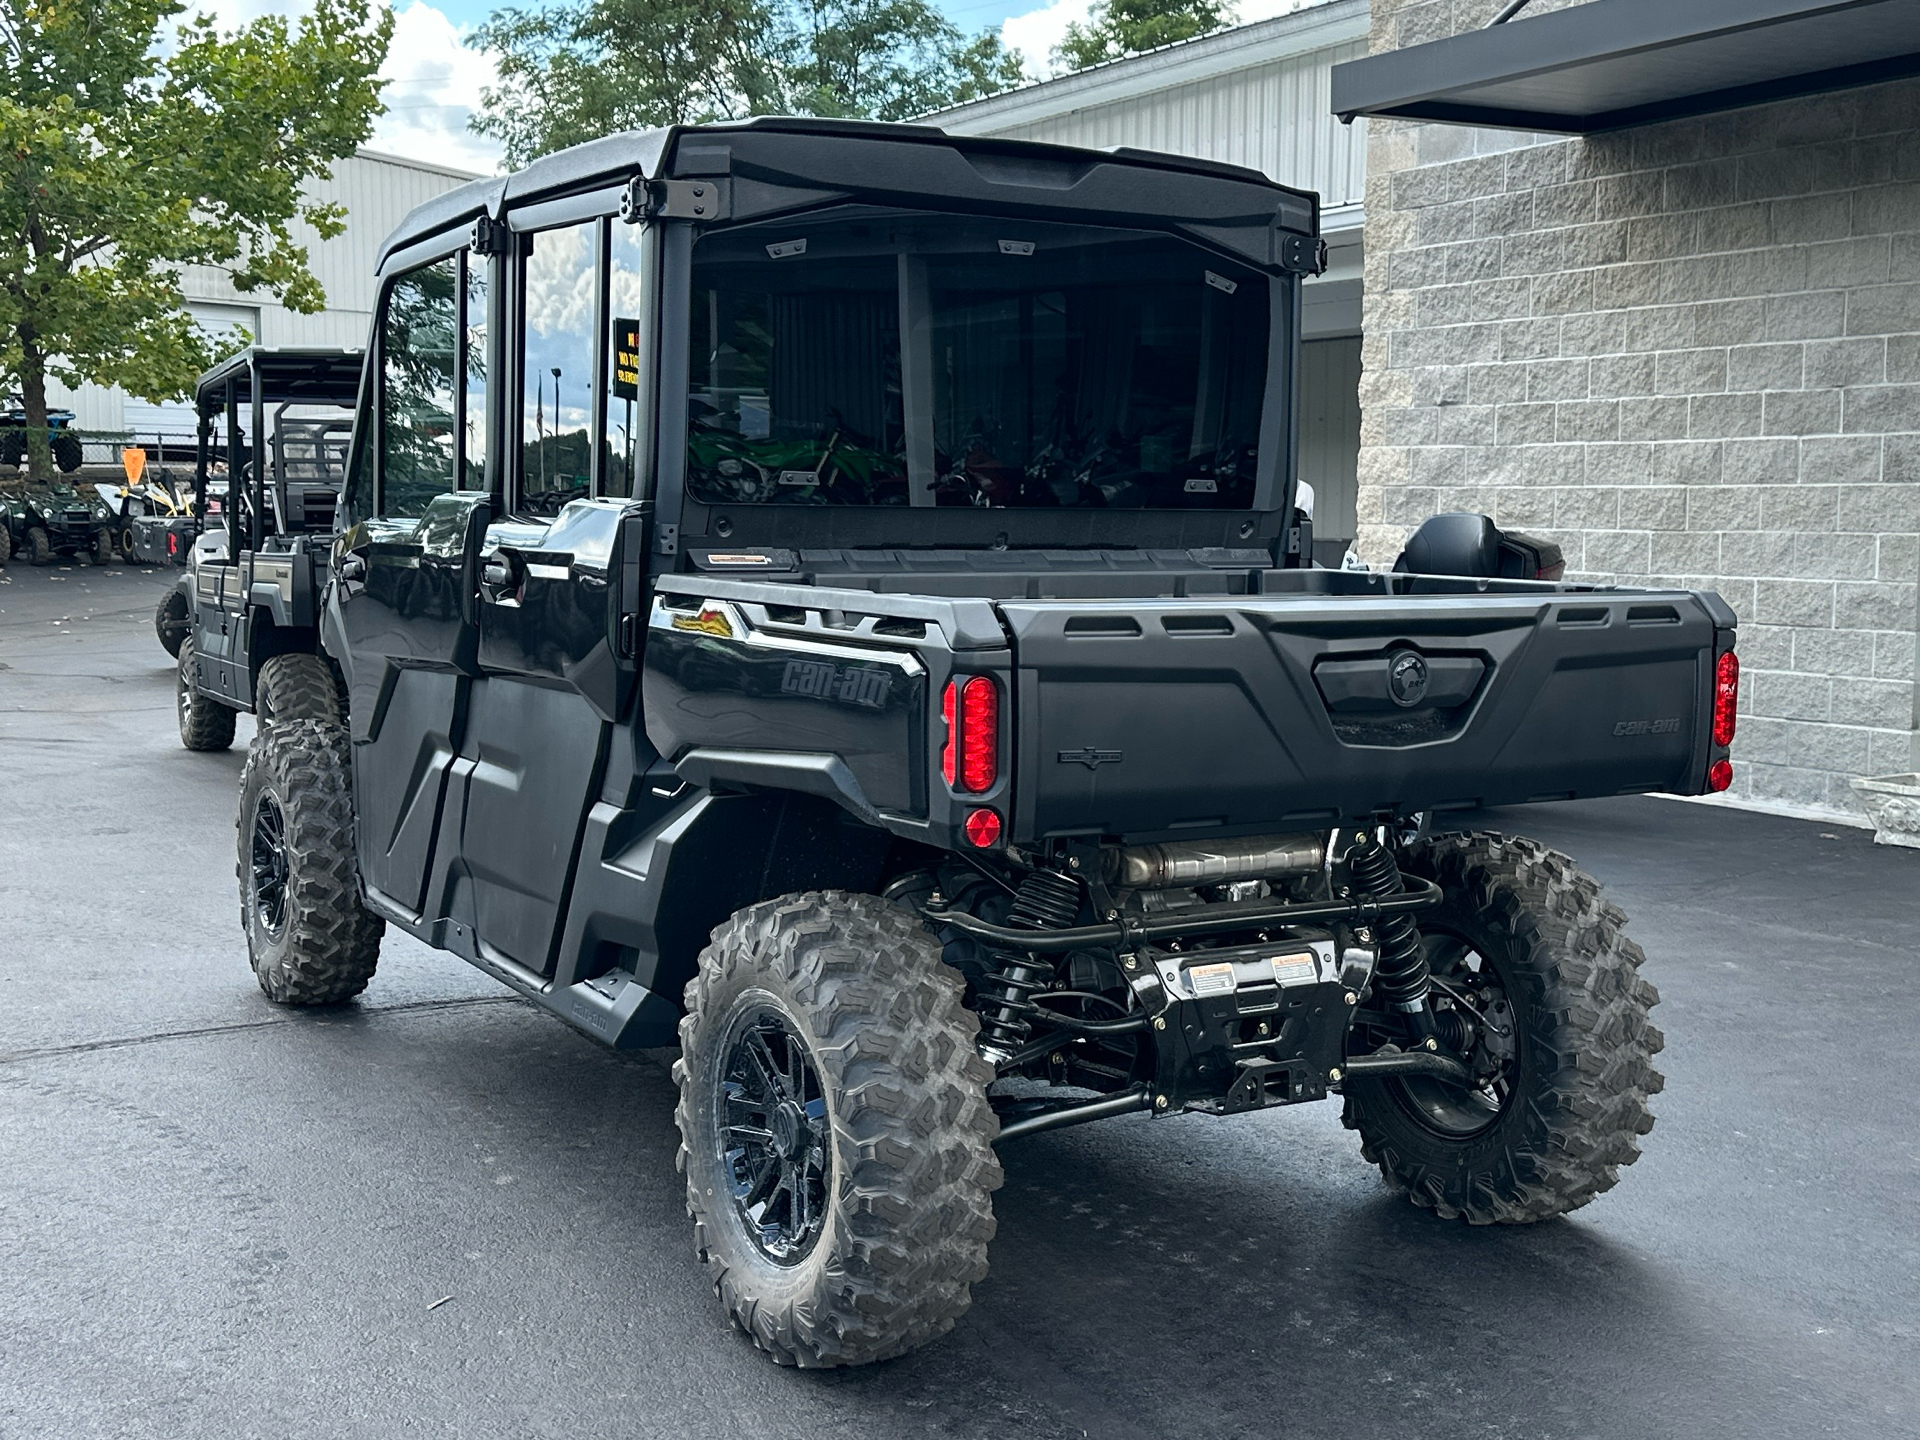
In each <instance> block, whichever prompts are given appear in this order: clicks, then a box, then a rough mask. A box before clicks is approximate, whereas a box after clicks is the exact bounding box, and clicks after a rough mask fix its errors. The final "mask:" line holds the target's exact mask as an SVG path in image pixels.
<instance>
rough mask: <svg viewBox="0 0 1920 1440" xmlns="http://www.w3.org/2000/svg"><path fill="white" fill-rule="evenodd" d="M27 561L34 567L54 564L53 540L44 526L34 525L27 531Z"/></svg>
mask: <svg viewBox="0 0 1920 1440" xmlns="http://www.w3.org/2000/svg"><path fill="white" fill-rule="evenodd" d="M27 561H28V563H29V564H33V565H51V564H52V563H53V538H52V537H51V536H50V535H48V534H47V532H46V529H45V527H43V526H40V525H34V526H31V527H29V529H28V530H27Z"/></svg>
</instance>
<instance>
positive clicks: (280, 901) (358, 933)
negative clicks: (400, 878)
mask: <svg viewBox="0 0 1920 1440" xmlns="http://www.w3.org/2000/svg"><path fill="white" fill-rule="evenodd" d="M350 765H351V757H350V755H349V747H348V739H347V732H346V730H345V729H344V728H342V727H341V726H339V725H331V724H326V723H323V722H320V721H314V720H282V721H280V723H278V724H277V725H274V726H272V727H271V728H267V729H262V730H260V731H259V732H258V733H257V734H256V735H255V736H254V739H253V743H252V744H251V745H250V746H248V747H247V766H246V769H245V770H244V771H242V772H241V776H240V815H239V820H238V825H239V853H238V861H239V863H238V867H237V869H238V875H239V879H240V928H241V929H242V930H243V931H244V932H245V933H246V937H247V959H248V961H249V962H250V963H251V964H252V966H253V973H254V977H255V978H256V979H257V980H258V981H259V982H260V989H261V990H262V991H263V992H264V993H265V994H266V997H267V998H268V999H269V1000H273V1001H277V1002H278V1003H280V1004H282V1005H333V1004H337V1003H338V1002H340V1001H342V1000H347V999H350V998H352V997H353V996H355V995H358V994H359V993H360V992H361V991H362V990H364V989H366V988H367V982H368V981H369V980H371V979H372V978H373V972H374V967H375V966H376V965H377V964H378V963H379V959H380V937H381V935H382V934H384V933H385V931H386V922H385V921H383V920H382V919H381V918H380V917H379V916H378V915H375V914H373V913H372V912H371V911H369V910H368V909H367V908H366V907H365V906H364V905H363V904H362V903H361V900H360V870H359V862H358V860H357V859H356V858H355V852H354V840H353V778H352V774H351V770H350Z"/></svg>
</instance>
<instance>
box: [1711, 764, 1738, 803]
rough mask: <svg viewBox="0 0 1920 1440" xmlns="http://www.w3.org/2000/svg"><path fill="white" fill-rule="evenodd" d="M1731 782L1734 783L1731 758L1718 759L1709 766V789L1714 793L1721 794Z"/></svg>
mask: <svg viewBox="0 0 1920 1440" xmlns="http://www.w3.org/2000/svg"><path fill="white" fill-rule="evenodd" d="M1731 784H1733V762H1732V761H1731V760H1716V761H1714V762H1713V764H1711V765H1709V766H1708V767H1707V789H1709V790H1711V791H1712V792H1713V793H1714V794H1716V795H1717V794H1719V793H1720V792H1721V791H1722V790H1725V789H1726V788H1727V787H1728V786H1729V785H1731Z"/></svg>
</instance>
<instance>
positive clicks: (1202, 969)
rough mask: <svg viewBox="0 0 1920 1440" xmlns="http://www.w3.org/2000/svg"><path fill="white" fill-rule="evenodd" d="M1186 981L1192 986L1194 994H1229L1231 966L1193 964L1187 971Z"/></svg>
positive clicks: (1202, 995)
mask: <svg viewBox="0 0 1920 1440" xmlns="http://www.w3.org/2000/svg"><path fill="white" fill-rule="evenodd" d="M1187 983H1188V984H1189V985H1191V986H1193V993H1194V994H1195V995H1196V996H1201V997H1204V996H1208V995H1231V994H1232V993H1233V966H1231V965H1195V966H1194V967H1193V968H1192V969H1190V970H1188V971H1187Z"/></svg>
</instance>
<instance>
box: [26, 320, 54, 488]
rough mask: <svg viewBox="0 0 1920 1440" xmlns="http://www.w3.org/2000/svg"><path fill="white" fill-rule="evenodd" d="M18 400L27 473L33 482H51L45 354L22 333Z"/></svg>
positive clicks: (47, 483) (51, 446)
mask: <svg viewBox="0 0 1920 1440" xmlns="http://www.w3.org/2000/svg"><path fill="white" fill-rule="evenodd" d="M20 402H21V405H22V407H23V408H24V409H25V410H26V412H27V477H28V479H29V480H31V481H32V482H33V483H34V484H36V485H50V484H52V483H53V442H52V441H51V440H49V439H48V438H47V357H46V356H45V355H43V354H41V353H40V347H39V346H38V345H36V344H34V343H33V342H32V341H31V340H27V339H25V338H24V337H23V339H22V341H21V345H20Z"/></svg>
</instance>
